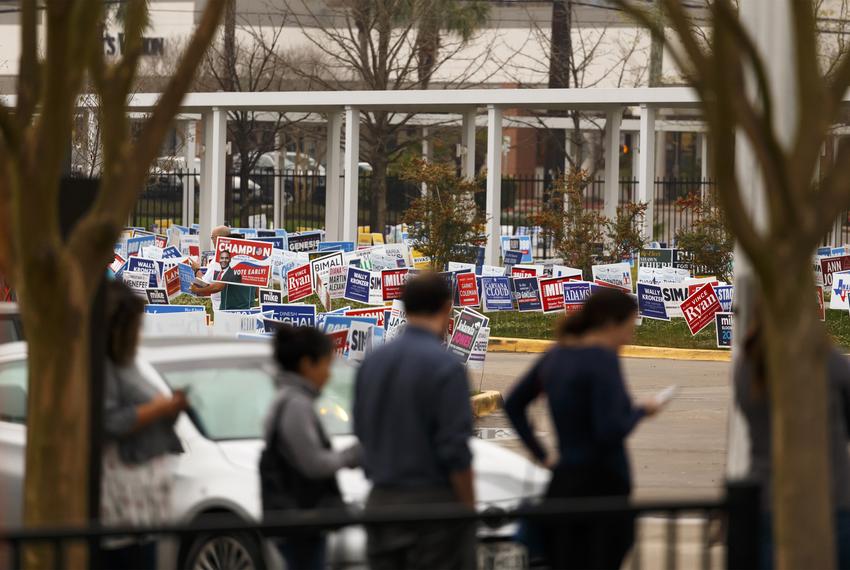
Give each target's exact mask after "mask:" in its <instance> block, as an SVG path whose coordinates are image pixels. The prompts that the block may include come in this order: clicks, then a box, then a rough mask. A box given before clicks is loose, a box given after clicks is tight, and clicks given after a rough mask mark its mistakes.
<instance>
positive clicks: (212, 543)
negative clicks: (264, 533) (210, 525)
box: [183, 534, 265, 570]
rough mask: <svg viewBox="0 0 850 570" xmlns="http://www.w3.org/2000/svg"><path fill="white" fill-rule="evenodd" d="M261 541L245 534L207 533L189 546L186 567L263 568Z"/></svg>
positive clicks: (214, 569)
mask: <svg viewBox="0 0 850 570" xmlns="http://www.w3.org/2000/svg"><path fill="white" fill-rule="evenodd" d="M264 566H265V565H264V563H263V556H262V552H261V548H260V544H259V542H258V541H257V540H256V539H255V538H253V537H251V536H249V535H245V534H222V535H206V536H202V537H199V538H198V539H196V540H195V541H194V542H193V543H192V546H191V547H190V548H189V554H188V555H187V556H186V563H185V564H184V566H183V567H184V568H191V569H192V570H258V569H260V568H263V567H264Z"/></svg>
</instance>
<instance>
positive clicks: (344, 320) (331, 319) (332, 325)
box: [322, 313, 378, 334]
mask: <svg viewBox="0 0 850 570" xmlns="http://www.w3.org/2000/svg"><path fill="white" fill-rule="evenodd" d="M353 322H358V323H368V324H370V325H377V324H378V319H377V317H354V316H348V315H336V314H331V313H328V314H326V315H325V322H324V328H323V329H322V330H323V332H325V334H327V333H332V332H335V331H340V330H343V329H350V328H351V323H353Z"/></svg>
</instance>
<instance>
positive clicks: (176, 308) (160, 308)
mask: <svg viewBox="0 0 850 570" xmlns="http://www.w3.org/2000/svg"><path fill="white" fill-rule="evenodd" d="M205 311H206V309H205V308H204V307H203V306H201V305H145V312H146V313H149V314H151V315H162V314H165V313H171V314H174V313H203V312H205Z"/></svg>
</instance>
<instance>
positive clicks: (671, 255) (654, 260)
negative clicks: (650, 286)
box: [638, 247, 678, 269]
mask: <svg viewBox="0 0 850 570" xmlns="http://www.w3.org/2000/svg"><path fill="white" fill-rule="evenodd" d="M676 253H677V252H676V250H675V249H673V248H648V247H645V248H642V249H641V250H640V252H639V253H638V268H641V267H647V268H653V269H661V268H664V267H674V266H675V263H676V261H678V259H677V255H676Z"/></svg>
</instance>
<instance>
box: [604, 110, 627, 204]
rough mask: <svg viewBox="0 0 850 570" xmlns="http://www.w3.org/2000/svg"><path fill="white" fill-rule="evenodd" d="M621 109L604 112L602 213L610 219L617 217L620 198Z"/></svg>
mask: <svg viewBox="0 0 850 570" xmlns="http://www.w3.org/2000/svg"><path fill="white" fill-rule="evenodd" d="M622 120H623V110H622V109H621V108H619V107H617V108H616V109H611V110H609V111H608V112H607V113H606V114H605V137H604V141H603V142H604V152H605V189H604V195H603V198H604V200H605V206H604V209H603V213H604V214H605V216H606V217H608V218H609V219H611V220H614V219H616V218H617V204H618V202H619V200H620V123H621V122H622Z"/></svg>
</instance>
